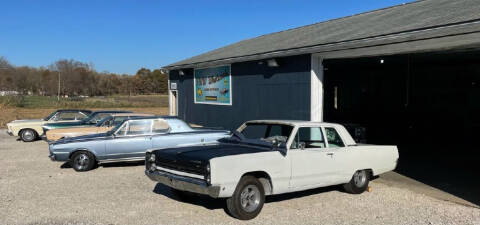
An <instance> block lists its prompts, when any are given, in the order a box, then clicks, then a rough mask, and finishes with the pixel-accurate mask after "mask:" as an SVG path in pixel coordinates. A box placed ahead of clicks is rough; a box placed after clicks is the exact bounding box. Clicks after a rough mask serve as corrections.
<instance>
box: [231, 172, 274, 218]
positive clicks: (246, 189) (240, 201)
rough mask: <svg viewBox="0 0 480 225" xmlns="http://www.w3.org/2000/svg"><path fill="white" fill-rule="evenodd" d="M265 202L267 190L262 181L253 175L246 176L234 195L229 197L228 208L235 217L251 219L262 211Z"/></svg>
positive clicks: (239, 183)
mask: <svg viewBox="0 0 480 225" xmlns="http://www.w3.org/2000/svg"><path fill="white" fill-rule="evenodd" d="M264 202H265V191H264V189H263V185H262V184H261V183H260V181H258V179H257V178H255V177H253V176H244V177H242V179H240V182H238V184H237V187H236V188H235V192H234V193H233V196H232V197H230V198H228V199H227V208H228V211H229V212H230V214H231V215H232V216H233V217H235V218H237V219H241V220H250V219H253V218H255V217H256V216H257V215H258V214H259V213H260V211H261V210H262V208H263V203H264Z"/></svg>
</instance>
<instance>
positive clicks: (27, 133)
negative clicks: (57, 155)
mask: <svg viewBox="0 0 480 225" xmlns="http://www.w3.org/2000/svg"><path fill="white" fill-rule="evenodd" d="M22 136H23V139H24V140H28V141H29V140H32V139H33V132H32V131H30V130H26V131H24V132H23V135H22Z"/></svg>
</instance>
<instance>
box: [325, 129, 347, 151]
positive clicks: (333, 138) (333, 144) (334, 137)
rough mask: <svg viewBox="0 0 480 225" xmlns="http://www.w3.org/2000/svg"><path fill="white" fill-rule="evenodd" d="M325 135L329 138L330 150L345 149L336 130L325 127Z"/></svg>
mask: <svg viewBox="0 0 480 225" xmlns="http://www.w3.org/2000/svg"><path fill="white" fill-rule="evenodd" d="M325 134H326V136H327V141H328V147H330V148H338V147H345V144H343V141H342V138H341V137H340V135H339V134H338V132H337V130H335V128H333V127H325Z"/></svg>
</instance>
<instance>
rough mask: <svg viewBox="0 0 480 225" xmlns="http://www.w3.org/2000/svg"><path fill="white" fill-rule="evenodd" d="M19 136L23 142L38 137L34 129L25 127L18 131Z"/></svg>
mask: <svg viewBox="0 0 480 225" xmlns="http://www.w3.org/2000/svg"><path fill="white" fill-rule="evenodd" d="M20 138H21V139H22V141H24V142H32V141H35V140H36V139H37V138H38V134H37V132H36V131H35V130H32V129H25V130H22V131H21V132H20Z"/></svg>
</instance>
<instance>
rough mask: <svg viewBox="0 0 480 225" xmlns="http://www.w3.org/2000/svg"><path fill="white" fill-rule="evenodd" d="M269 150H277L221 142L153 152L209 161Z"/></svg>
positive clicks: (190, 159) (157, 154)
mask: <svg viewBox="0 0 480 225" xmlns="http://www.w3.org/2000/svg"><path fill="white" fill-rule="evenodd" d="M269 151H275V150H274V149H271V148H265V147H257V146H251V145H244V144H230V143H220V144H213V145H196V146H189V147H180V148H167V149H159V150H155V151H153V152H154V154H155V156H156V157H158V158H165V159H168V160H182V161H185V160H186V161H202V162H207V161H209V160H210V159H212V158H217V157H224V156H231V155H240V154H252V153H259V152H269Z"/></svg>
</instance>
